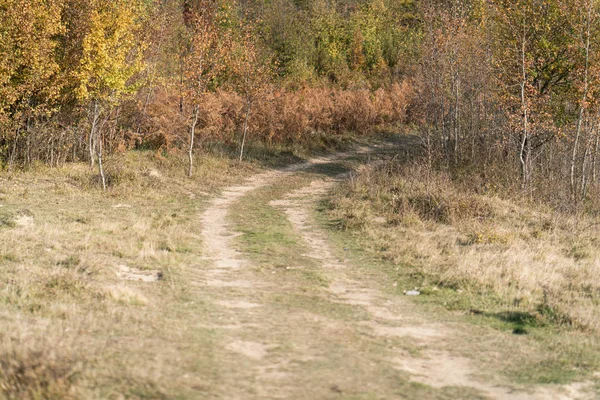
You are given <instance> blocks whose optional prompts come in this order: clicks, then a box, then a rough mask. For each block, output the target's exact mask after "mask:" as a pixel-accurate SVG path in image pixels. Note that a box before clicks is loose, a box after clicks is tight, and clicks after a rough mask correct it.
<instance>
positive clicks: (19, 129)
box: [8, 126, 21, 169]
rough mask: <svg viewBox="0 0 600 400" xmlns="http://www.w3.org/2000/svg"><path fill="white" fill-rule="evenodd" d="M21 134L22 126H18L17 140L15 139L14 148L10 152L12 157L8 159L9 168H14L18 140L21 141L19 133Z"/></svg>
mask: <svg viewBox="0 0 600 400" xmlns="http://www.w3.org/2000/svg"><path fill="white" fill-rule="evenodd" d="M20 134H21V127H20V126H19V128H17V132H16V134H15V140H14V141H13V148H12V151H11V152H10V158H9V160H8V169H12V166H13V163H14V162H15V155H16V154H17V142H18V141H19V135H20Z"/></svg>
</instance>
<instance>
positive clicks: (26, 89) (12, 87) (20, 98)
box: [0, 0, 64, 163]
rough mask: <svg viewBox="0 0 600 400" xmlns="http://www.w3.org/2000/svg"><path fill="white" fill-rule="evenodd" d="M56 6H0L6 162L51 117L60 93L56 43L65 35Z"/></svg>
mask: <svg viewBox="0 0 600 400" xmlns="http://www.w3.org/2000/svg"><path fill="white" fill-rule="evenodd" d="M61 10H62V4H61V2H60V1H59V0H49V1H44V0H31V1H25V0H0V129H3V130H5V131H9V132H11V133H10V135H9V136H8V137H6V138H5V139H9V140H12V144H11V146H10V147H11V150H10V151H9V153H10V155H9V162H11V163H12V162H13V161H14V158H15V156H16V152H17V143H18V141H19V139H20V138H21V136H22V133H23V132H24V133H23V134H24V135H25V136H26V144H27V148H26V150H25V152H26V155H25V158H26V160H29V151H28V148H29V136H28V135H29V129H30V127H31V125H32V124H33V123H34V122H35V121H36V119H38V118H40V117H43V116H47V115H49V114H50V113H51V112H52V111H53V109H54V107H55V105H56V100H57V99H58V97H59V93H60V90H61V87H62V83H63V82H62V80H61V79H60V70H59V65H58V63H57V62H56V58H55V52H56V49H57V45H58V43H57V41H56V37H57V36H58V35H59V34H61V33H62V32H63V31H64V25H63V24H62V22H61V16H60V15H61Z"/></svg>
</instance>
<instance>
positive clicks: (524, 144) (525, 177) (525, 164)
mask: <svg viewBox="0 0 600 400" xmlns="http://www.w3.org/2000/svg"><path fill="white" fill-rule="evenodd" d="M526 42H527V36H526V34H525V27H524V28H523V41H522V43H521V69H522V71H521V72H522V78H523V80H522V82H521V109H522V112H523V133H522V136H521V146H520V147H521V148H520V151H519V159H520V161H521V179H522V182H521V186H522V188H523V189H526V188H527V186H528V185H529V178H530V171H529V151H528V148H530V145H529V143H528V142H529V141H530V140H529V114H528V108H527V93H526V89H527V65H526V61H525V46H526Z"/></svg>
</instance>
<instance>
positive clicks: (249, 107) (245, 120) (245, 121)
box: [240, 101, 252, 162]
mask: <svg viewBox="0 0 600 400" xmlns="http://www.w3.org/2000/svg"><path fill="white" fill-rule="evenodd" d="M251 108H252V102H251V101H250V102H248V104H247V105H246V118H245V119H244V129H243V134H242V144H241V146H240V162H242V160H243V158H244V146H245V145H246V135H247V133H248V118H250V109H251Z"/></svg>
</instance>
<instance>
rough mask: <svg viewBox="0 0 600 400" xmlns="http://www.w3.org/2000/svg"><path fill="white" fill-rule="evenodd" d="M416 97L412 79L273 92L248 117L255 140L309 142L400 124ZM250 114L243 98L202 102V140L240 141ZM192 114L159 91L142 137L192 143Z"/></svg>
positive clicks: (159, 143) (216, 96) (225, 95)
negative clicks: (318, 136)
mask: <svg viewBox="0 0 600 400" xmlns="http://www.w3.org/2000/svg"><path fill="white" fill-rule="evenodd" d="M411 96H412V89H411V85H410V84H409V83H408V82H405V83H403V84H394V85H392V86H391V87H390V88H387V89H379V90H377V91H375V92H373V91H371V90H367V89H361V90H341V89H330V88H304V89H300V90H297V91H293V92H290V91H285V90H275V89H273V90H270V91H267V92H265V93H264V94H263V96H262V97H261V98H260V99H259V100H258V101H257V102H256V104H255V105H254V107H253V109H252V113H251V116H250V121H249V134H250V137H251V139H254V140H258V141H262V142H266V143H268V144H276V143H288V144H289V143H292V142H303V141H304V142H306V141H310V140H312V138H313V136H314V134H316V133H327V134H342V133H346V132H355V133H361V134H364V133H369V132H371V131H373V130H374V129H375V128H376V127H377V126H381V125H390V124H399V123H402V122H404V121H405V119H406V109H407V107H408V105H409V103H410V100H411ZM244 116H245V110H244V102H243V99H242V98H241V97H240V96H239V95H237V94H235V93H231V92H225V91H219V92H217V93H211V94H208V95H206V96H205V98H204V99H203V102H202V107H201V115H200V121H199V123H198V137H199V138H200V142H206V141H213V140H222V141H225V142H228V143H235V142H236V141H237V140H238V135H239V132H240V131H241V126H242V124H243V120H244ZM188 120H189V115H186V114H185V113H184V114H183V115H182V114H181V113H180V112H179V98H178V95H177V94H176V93H169V92H168V91H163V92H159V93H158V94H157V96H156V98H155V100H154V101H153V102H152V104H151V105H150V107H149V111H148V117H147V121H146V122H147V124H146V127H145V129H144V130H145V131H147V132H148V134H147V135H146V136H145V137H144V138H143V139H142V140H143V142H145V143H146V144H147V145H149V146H151V147H163V148H166V149H170V148H173V147H177V146H181V145H182V144H184V143H186V142H187V134H188V129H189V127H188Z"/></svg>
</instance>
